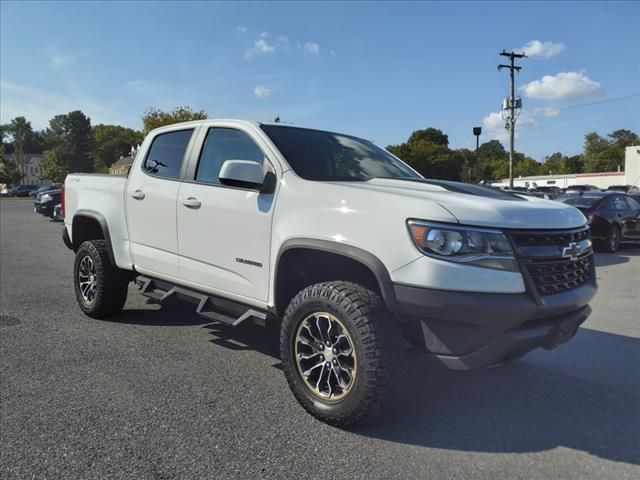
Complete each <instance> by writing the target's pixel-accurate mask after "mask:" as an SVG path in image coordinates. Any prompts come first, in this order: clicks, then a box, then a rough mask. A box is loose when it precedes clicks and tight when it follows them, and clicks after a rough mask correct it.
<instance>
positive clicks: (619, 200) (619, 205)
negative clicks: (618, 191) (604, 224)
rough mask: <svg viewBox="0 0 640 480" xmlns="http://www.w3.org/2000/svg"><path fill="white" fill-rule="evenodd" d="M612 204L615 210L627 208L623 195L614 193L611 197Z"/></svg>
mask: <svg viewBox="0 0 640 480" xmlns="http://www.w3.org/2000/svg"><path fill="white" fill-rule="evenodd" d="M613 206H614V208H615V209H616V210H626V209H627V208H629V207H627V202H625V201H624V197H621V196H620V195H616V196H615V198H614V199H613Z"/></svg>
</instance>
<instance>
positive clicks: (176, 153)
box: [142, 130, 193, 178]
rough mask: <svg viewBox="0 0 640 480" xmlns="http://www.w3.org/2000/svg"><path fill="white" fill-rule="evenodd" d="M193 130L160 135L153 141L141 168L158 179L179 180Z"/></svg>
mask: <svg viewBox="0 0 640 480" xmlns="http://www.w3.org/2000/svg"><path fill="white" fill-rule="evenodd" d="M192 133H193V130H178V131H175V132H167V133H161V134H160V135H158V136H156V137H155V138H154V139H153V143H152V144H151V148H150V149H149V153H148V154H147V158H146V159H145V160H144V164H143V165H142V168H143V169H144V170H145V171H147V172H149V173H151V174H153V175H158V176H159V177H166V178H179V177H180V167H181V166H182V160H183V159H184V154H185V152H186V150H187V145H189V140H190V139H191V134H192Z"/></svg>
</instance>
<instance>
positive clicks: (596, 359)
mask: <svg viewBox="0 0 640 480" xmlns="http://www.w3.org/2000/svg"><path fill="white" fill-rule="evenodd" d="M117 321H118V322H120V323H131V324H140V325H157V326H179V325H182V326H184V325H202V327H203V328H205V329H207V330H208V331H209V333H210V335H211V337H212V338H211V339H210V340H209V341H210V342H211V343H212V344H213V345H216V346H222V347H224V348H227V349H231V350H251V351H256V352H260V353H261V354H264V355H267V356H269V357H271V358H273V359H274V360H276V362H275V363H274V365H273V366H274V368H278V369H281V363H280V353H279V331H278V325H277V324H270V325H268V326H267V327H261V326H257V325H254V324H250V323H249V324H244V325H240V326H238V327H235V328H232V327H228V326H225V325H222V324H218V323H211V322H210V321H209V320H207V319H204V318H200V317H198V316H197V315H195V314H191V313H186V312H185V311H184V309H183V308H181V306H180V305H179V304H178V305H175V306H173V305H170V304H168V305H163V307H162V308H161V309H160V310H131V311H128V312H127V311H126V310H125V311H124V312H123V315H122V316H120V317H119V318H118V320H117ZM408 365H409V368H408V371H407V374H406V378H405V387H404V388H403V392H402V393H401V394H400V395H399V399H398V401H397V403H396V405H395V407H394V408H393V409H392V410H390V411H388V412H387V413H386V414H385V415H384V416H382V417H381V418H378V419H374V420H373V421H371V422H370V423H368V424H365V425H362V426H358V427H352V428H349V429H348V431H349V432H351V434H356V435H362V436H365V437H371V438H378V439H381V440H385V441H389V442H397V443H403V444H408V445H415V446H423V447H429V448H442V449H449V450H457V451H469V452H486V453H527V452H539V451H545V450H550V449H554V448H558V447H564V448H570V449H574V450H580V451H583V452H586V453H589V454H591V455H596V456H598V457H601V458H604V459H608V460H612V461H617V462H625V463H630V464H636V465H640V433H639V430H638V425H639V423H640V374H639V373H638V370H637V369H638V366H639V365H640V339H638V338H633V337H628V336H624V335H616V334H611V333H607V332H602V331H597V330H592V329H589V328H584V327H583V328H581V329H580V330H579V331H578V334H577V335H576V338H574V339H573V340H572V341H571V342H569V343H567V344H566V345H563V346H561V347H559V348H557V349H555V350H553V351H545V350H542V349H538V350H536V351H534V352H532V353H530V354H529V355H528V356H526V357H524V358H522V359H520V360H518V361H517V362H515V363H513V364H508V365H504V366H500V367H496V368H490V369H484V370H476V371H468V372H465V371H451V370H448V369H447V368H445V367H444V366H443V365H442V364H440V363H439V361H438V360H436V359H435V358H433V357H430V356H428V355H426V354H424V353H421V352H418V351H412V352H410V354H409V359H408ZM287 394H288V392H287ZM300 413H301V414H304V413H303V410H302V409H300Z"/></svg>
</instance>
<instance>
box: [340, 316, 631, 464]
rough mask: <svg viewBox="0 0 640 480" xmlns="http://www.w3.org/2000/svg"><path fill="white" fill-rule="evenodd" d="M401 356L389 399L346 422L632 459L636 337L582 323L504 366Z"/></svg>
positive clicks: (467, 444) (493, 448) (442, 442)
mask: <svg viewBox="0 0 640 480" xmlns="http://www.w3.org/2000/svg"><path fill="white" fill-rule="evenodd" d="M563 348H564V351H562V350H561V349H563ZM553 357H556V358H553ZM409 363H410V365H411V367H410V369H409V372H408V375H407V379H406V380H407V387H405V391H404V393H403V395H402V398H401V399H400V402H399V403H398V405H397V407H396V408H395V409H394V410H393V411H391V412H389V413H388V414H387V415H385V416H384V417H382V418H380V419H378V420H375V421H373V422H371V423H370V424H366V425H363V426H361V427H356V428H353V429H351V431H352V432H354V433H357V434H360V435H364V436H368V437H375V438H380V439H384V440H386V441H392V442H400V443H405V444H412V445H419V446H425V447H430V448H444V449H450V450H459V451H473V452H490V453H525V452H537V451H543V450H549V449H553V448H556V447H565V448H571V449H575V450H581V451H584V452H587V453H590V454H592V455H596V456H598V457H601V458H605V459H608V460H613V461H617V462H626V463H632V464H640V431H639V430H638V424H639V421H640V382H639V375H638V371H637V368H638V365H640V339H636V338H632V337H626V336H622V335H614V334H610V333H605V332H600V331H595V330H590V329H587V328H582V329H581V330H580V331H579V332H578V334H577V337H576V338H575V339H573V340H572V342H571V343H570V344H567V345H565V346H564V347H560V349H559V350H557V351H555V352H546V351H538V352H532V353H531V354H530V356H529V357H524V358H523V359H521V360H519V361H518V362H516V363H513V364H510V365H505V366H502V367H497V368H492V369H485V370H479V371H473V372H460V371H449V370H447V369H446V368H445V367H444V366H442V365H441V364H439V362H438V361H437V360H435V359H433V358H432V357H427V356H426V355H424V354H415V356H414V357H413V358H412V361H410V362H409Z"/></svg>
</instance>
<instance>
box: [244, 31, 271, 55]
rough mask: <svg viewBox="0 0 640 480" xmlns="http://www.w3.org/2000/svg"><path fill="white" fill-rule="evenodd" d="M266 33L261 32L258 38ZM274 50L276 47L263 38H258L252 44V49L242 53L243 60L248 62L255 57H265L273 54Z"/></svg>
mask: <svg viewBox="0 0 640 480" xmlns="http://www.w3.org/2000/svg"><path fill="white" fill-rule="evenodd" d="M263 34H266V32H262V33H261V34H260V36H261V37H262V35H263ZM275 50H276V45H273V44H270V43H269V42H268V41H267V40H265V38H259V39H258V40H256V41H255V42H253V47H251V48H247V49H246V50H245V52H244V58H245V60H247V61H250V60H251V59H252V58H253V57H254V56H256V55H265V54H269V53H273V52H274V51H275Z"/></svg>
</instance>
